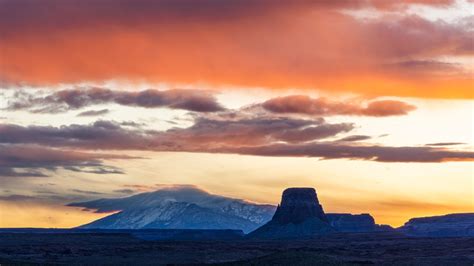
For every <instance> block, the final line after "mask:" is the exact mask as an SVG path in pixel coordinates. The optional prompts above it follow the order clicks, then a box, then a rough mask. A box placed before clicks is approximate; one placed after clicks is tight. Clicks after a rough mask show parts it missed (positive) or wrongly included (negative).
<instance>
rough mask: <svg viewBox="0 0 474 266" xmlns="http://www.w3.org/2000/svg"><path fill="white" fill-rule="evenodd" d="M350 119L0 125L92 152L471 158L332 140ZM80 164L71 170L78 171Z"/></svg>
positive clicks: (0, 136) (35, 140)
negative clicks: (159, 126)
mask: <svg viewBox="0 0 474 266" xmlns="http://www.w3.org/2000/svg"><path fill="white" fill-rule="evenodd" d="M353 127H354V125H353V124H350V123H339V124H329V123H326V122H325V121H324V120H323V119H312V120H305V119H293V118H266V117H262V118H253V119H237V120H218V119H209V118H197V119H196V121H195V124H194V125H193V126H191V127H188V128H172V129H169V130H167V131H150V130H142V129H129V128H124V127H122V126H121V125H120V124H118V123H115V122H111V121H97V122H95V123H93V124H91V125H71V126H63V127H38V126H29V127H23V126H18V125H11V124H4V125H1V126H0V143H3V144H9V145H12V144H25V143H26V144H36V145H44V146H53V147H61V148H64V147H67V148H81V149H89V150H96V149H101V150H107V149H110V150H149V151H184V152H207V153H233V154H247V155H258V156H289V157H317V158H323V159H337V158H340V159H343V158H345V159H360V160H371V161H379V162H445V161H472V160H474V153H473V152H472V151H464V150H453V149H447V148H445V147H431V146H412V147H390V146H380V145H373V144H369V143H363V142H361V141H362V140H366V139H368V138H369V137H368V136H348V137H346V138H342V139H340V138H339V139H335V140H333V141H331V140H328V138H333V137H337V136H338V135H339V134H344V133H347V132H350V131H351V130H352V129H353ZM74 167H75V166H74V165H73V166H71V167H69V168H68V169H69V170H74V169H75V168H74Z"/></svg>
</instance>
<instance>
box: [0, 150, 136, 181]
mask: <svg viewBox="0 0 474 266" xmlns="http://www.w3.org/2000/svg"><path fill="white" fill-rule="evenodd" d="M132 158H134V157H129V156H122V155H110V154H98V153H86V152H77V151H70V150H59V149H51V148H46V147H43V146H36V145H19V144H18V145H0V177H46V176H48V172H49V171H55V170H57V169H59V168H62V169H68V170H71V169H74V171H78V172H100V173H115V174H117V173H122V171H121V170H120V169H118V168H116V167H113V166H107V165H104V164H103V160H105V159H132Z"/></svg>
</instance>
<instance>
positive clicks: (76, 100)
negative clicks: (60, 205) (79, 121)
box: [8, 87, 224, 116]
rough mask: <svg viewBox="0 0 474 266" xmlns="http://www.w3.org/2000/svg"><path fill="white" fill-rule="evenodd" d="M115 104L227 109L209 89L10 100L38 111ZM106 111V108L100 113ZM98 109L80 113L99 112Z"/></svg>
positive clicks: (75, 92)
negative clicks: (207, 90)
mask: <svg viewBox="0 0 474 266" xmlns="http://www.w3.org/2000/svg"><path fill="white" fill-rule="evenodd" d="M106 103H115V104H120V105H125V106H135V107H145V108H158V107H167V108H171V109H182V110H188V111H195V112H216V111H222V110H224V108H223V107H222V106H221V105H220V104H219V103H217V101H216V99H215V98H214V96H212V95H211V94H210V93H209V92H206V91H195V90H153V89H149V90H143V91H119V90H111V89H107V88H98V87H96V88H77V89H68V90H60V91H57V92H53V93H51V94H48V95H46V96H35V94H34V93H28V92H25V91H18V92H16V93H15V95H14V97H13V99H12V100H11V101H10V102H9V106H8V109H9V110H24V109H26V110H29V111H31V112H35V113H59V112H65V111H68V110H76V109H80V108H84V107H87V106H91V105H96V104H106ZM103 113H106V112H105V111H104V110H102V111H101V112H99V114H103ZM97 114H98V113H97V112H89V113H81V115H83V116H84V115H86V116H87V115H97Z"/></svg>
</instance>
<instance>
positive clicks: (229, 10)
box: [0, 0, 474, 228]
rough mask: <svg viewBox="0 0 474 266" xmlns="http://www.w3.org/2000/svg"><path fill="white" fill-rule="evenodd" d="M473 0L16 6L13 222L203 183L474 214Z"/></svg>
mask: <svg viewBox="0 0 474 266" xmlns="http://www.w3.org/2000/svg"><path fill="white" fill-rule="evenodd" d="M473 10H474V2H472V1H470V0H430V1H426V0H404V1H390V0H388V1H387V0H350V1H349V0H347V1H345V0H340V1H326V0H320V1H305V0H292V1H267V0H194V1H191V0H156V1H151V0H115V1H112V0H104V1H92V0H86V1H75V0H70V1H60V0H43V1H34V0H0V184H1V186H0V227H55V228H68V227H74V226H78V225H81V224H84V223H87V222H90V221H92V220H94V219H97V218H100V217H103V216H105V215H107V214H104V213H94V212H90V211H83V210H81V209H78V208H73V207H67V206H65V205H67V204H68V203H71V202H77V201H86V200H92V199H98V198H113V197H125V196H130V195H133V194H137V193H141V192H146V191H153V190H157V189H160V188H163V187H164V186H178V185H192V186H195V187H197V188H200V189H203V190H205V191H208V192H210V193H213V194H218V195H223V196H228V197H234V198H240V199H245V200H248V201H251V202H257V203H271V204H277V203H278V202H279V200H280V197H281V192H282V191H283V190H284V189H285V188H287V187H298V186H305V187H314V188H316V190H317V193H318V198H319V199H320V201H321V203H322V205H323V206H324V210H325V211H326V212H346V213H370V214H372V215H373V216H374V218H375V220H376V222H377V223H384V224H390V225H392V226H400V225H402V224H403V223H404V222H406V221H407V220H408V219H409V218H412V217H421V216H431V215H440V214H447V213H454V212H474V181H473V179H474V164H473V161H474V151H473V147H474V140H473V136H474V132H473V131H474V129H473V127H474V117H473V116H474V83H473V70H474V61H473V55H474V40H473V38H474V37H473V36H474V35H473V31H474V27H473V26H474V14H473Z"/></svg>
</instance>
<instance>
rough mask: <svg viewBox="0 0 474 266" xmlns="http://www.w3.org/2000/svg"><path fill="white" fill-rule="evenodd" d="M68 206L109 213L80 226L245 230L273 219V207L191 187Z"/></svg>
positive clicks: (247, 230) (166, 189)
mask: <svg viewBox="0 0 474 266" xmlns="http://www.w3.org/2000/svg"><path fill="white" fill-rule="evenodd" d="M68 206H74V207H83V208H86V209H93V210H96V211H97V212H112V211H118V213H115V214H112V215H109V216H107V217H104V218H102V219H99V220H96V221H94V222H92V223H89V224H85V225H82V226H81V227H80V228H89V229H90V228H101V229H142V228H156V229H240V230H242V231H244V232H245V233H247V232H250V231H252V230H254V229H256V228H258V227H259V226H261V225H263V224H264V223H266V222H267V221H269V220H270V219H271V218H272V215H273V213H274V211H275V206H272V205H262V204H254V203H250V202H247V201H244V200H240V199H233V198H227V197H223V196H218V195H213V194H209V193H207V192H205V191H203V190H200V189H197V188H194V187H172V188H163V189H160V190H157V191H154V192H148V193H141V194H137V195H134V196H130V197H126V198H116V199H99V200H93V201H88V202H79V203H71V204H69V205H68Z"/></svg>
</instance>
